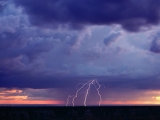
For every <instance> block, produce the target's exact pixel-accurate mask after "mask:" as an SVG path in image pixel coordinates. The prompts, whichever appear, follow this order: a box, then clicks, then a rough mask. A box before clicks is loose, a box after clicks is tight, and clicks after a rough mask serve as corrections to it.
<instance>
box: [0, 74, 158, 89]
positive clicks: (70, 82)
mask: <svg viewBox="0 0 160 120" xmlns="http://www.w3.org/2000/svg"><path fill="white" fill-rule="evenodd" d="M22 74H23V73H22ZM24 76H25V78H24ZM93 79H95V80H98V82H99V83H100V84H103V85H104V86H105V87H106V88H109V89H111V88H114V89H120V88H121V89H122V88H123V89H142V90H159V89H160V87H159V86H160V82H159V80H160V79H159V76H158V75H157V76H147V77H141V78H130V76H122V75H118V76H83V77H82V76H81V77H64V76H63V77H57V76H56V77H49V76H41V75H39V77H38V76H36V77H35V76H31V75H30V76H26V73H25V74H24V75H21V76H12V77H8V78H5V79H3V80H1V81H0V87H7V88H34V89H44V88H45V89H47V88H63V89H66V88H72V89H74V88H76V86H77V85H78V83H86V82H88V81H89V80H93ZM66 82H67V84H66ZM38 83H41V84H38Z"/></svg>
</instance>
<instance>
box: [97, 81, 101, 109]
mask: <svg viewBox="0 0 160 120" xmlns="http://www.w3.org/2000/svg"><path fill="white" fill-rule="evenodd" d="M96 83H97V85H98V88H97V89H96V90H97V92H98V95H99V99H100V101H99V106H100V105H101V102H102V96H101V94H100V93H99V89H100V88H101V85H100V84H99V83H98V81H97V80H96Z"/></svg>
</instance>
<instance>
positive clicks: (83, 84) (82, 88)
mask: <svg viewBox="0 0 160 120" xmlns="http://www.w3.org/2000/svg"><path fill="white" fill-rule="evenodd" d="M80 84H82V86H81V87H80V88H79V89H77V91H76V94H75V95H73V98H72V105H73V107H74V106H75V99H76V98H77V97H78V94H79V93H80V92H81V91H82V90H84V89H86V90H85V96H84V102H83V103H84V106H86V102H87V97H88V95H89V91H90V88H91V85H94V87H95V89H96V90H97V93H98V96H99V106H100V105H101V102H102V96H101V94H100V91H99V89H100V88H101V86H102V85H100V84H99V83H98V81H97V80H90V81H88V82H86V83H79V84H78V85H77V87H78V86H79V85H80ZM77 87H76V88H77ZM71 97H72V96H71V95H69V96H68V98H67V103H66V106H68V104H69V99H70V98H71Z"/></svg>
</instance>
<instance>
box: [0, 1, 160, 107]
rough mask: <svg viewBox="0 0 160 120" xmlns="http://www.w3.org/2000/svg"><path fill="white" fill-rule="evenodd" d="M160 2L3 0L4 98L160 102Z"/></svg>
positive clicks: (0, 52)
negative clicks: (94, 83) (94, 82)
mask: <svg viewBox="0 0 160 120" xmlns="http://www.w3.org/2000/svg"><path fill="white" fill-rule="evenodd" d="M159 6H160V1H158V0H156V1H155V0H76V1H75V0H45V1H44V0H38V1H37V0H0V104H1V105H3V104H7V105H11V104H13V105H14V104H29V105H30V104H39V105H40V104H46V105H47V104H50V105H55V106H56V105H61V106H65V105H66V103H67V98H68V96H69V95H70V96H71V97H69V98H68V104H67V105H68V106H72V105H73V103H72V101H73V98H74V97H75V95H76V91H77V90H79V89H80V88H81V87H82V86H83V85H84V84H85V83H87V82H89V81H92V80H95V81H97V82H98V83H99V86H98V84H96V85H93V84H87V85H85V86H84V88H83V89H81V90H80V91H79V92H78V95H77V97H76V98H75V99H74V103H75V105H77V106H79V105H80V106H83V105H84V100H85V96H86V92H87V90H88V88H89V86H90V90H88V94H87V96H86V97H87V99H86V105H95V106H98V105H99V101H100V96H99V94H98V91H97V90H99V93H100V94H101V99H102V101H101V105H137V104H140V105H141V104H143V105H144V104H147V105H148V104H156V105H157V104H160V25H159V22H160V13H159V11H160V8H159ZM98 87H99V89H98Z"/></svg>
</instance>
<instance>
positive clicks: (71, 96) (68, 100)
mask: <svg viewBox="0 0 160 120" xmlns="http://www.w3.org/2000/svg"><path fill="white" fill-rule="evenodd" d="M70 97H72V96H70V95H69V96H68V98H67V103H66V106H68V103H69V98H70Z"/></svg>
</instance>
